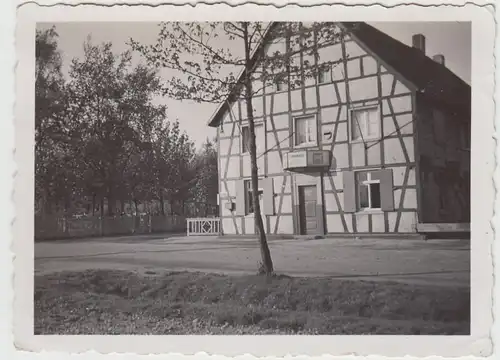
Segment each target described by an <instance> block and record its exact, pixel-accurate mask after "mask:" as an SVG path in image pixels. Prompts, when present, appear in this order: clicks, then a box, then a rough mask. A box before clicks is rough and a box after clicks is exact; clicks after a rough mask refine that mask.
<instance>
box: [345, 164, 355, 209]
mask: <svg viewBox="0 0 500 360" xmlns="http://www.w3.org/2000/svg"><path fill="white" fill-rule="evenodd" d="M342 177H343V183H344V211H345V212H348V213H352V212H356V181H355V177H354V172H353V171H342Z"/></svg>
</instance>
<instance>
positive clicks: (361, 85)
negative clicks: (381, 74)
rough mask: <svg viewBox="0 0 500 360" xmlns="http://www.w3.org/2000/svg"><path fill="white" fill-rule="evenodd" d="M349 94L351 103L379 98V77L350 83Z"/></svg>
mask: <svg viewBox="0 0 500 360" xmlns="http://www.w3.org/2000/svg"><path fill="white" fill-rule="evenodd" d="M349 94H350V98H351V101H360V100H366V99H373V98H376V97H377V96H378V85H377V77H376V76H370V77H366V78H362V79H356V80H350V81H349Z"/></svg>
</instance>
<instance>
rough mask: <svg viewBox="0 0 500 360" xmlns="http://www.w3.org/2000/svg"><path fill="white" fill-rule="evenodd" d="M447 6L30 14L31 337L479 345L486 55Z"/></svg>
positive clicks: (488, 124)
mask: <svg viewBox="0 0 500 360" xmlns="http://www.w3.org/2000/svg"><path fill="white" fill-rule="evenodd" d="M221 6H224V5H221ZM57 7H58V6H56V7H55V8H54V9H56V8H57ZM209 7H210V6H208V5H207V6H206V8H209ZM139 8H141V7H137V9H139ZM237 8H239V7H235V8H234V9H233V10H231V11H234V12H235V14H236V12H237V11H239V13H240V14H242V13H243V14H244V13H245V10H243V9H237ZM253 8H254V9H256V11H257V10H259V6H258V5H255V4H254V5H253ZM326 8H328V7H326ZM332 8H333V7H332ZM416 8H417V7H416ZM54 9H44V11H45V13H48V14H53V13H54V12H50V11H54ZM160 9H161V7H159V8H158V9H157V10H155V9H152V8H149V9H141V10H144V11H146V10H147V11H148V12H149V13H154V12H155V11H160ZM436 9H437V10H439V7H438V8H436ZM436 9H421V8H420V9H416V10H415V16H416V18H417V20H412V21H408V20H406V19H407V18H408V19H411V16H410V15H409V14H411V13H412V11H411V10H408V8H404V7H402V8H401V16H399V17H398V16H397V11H396V10H395V9H390V10H389V9H386V10H381V9H379V10H378V12H376V13H377V14H382V15H378V16H361V15H360V16H358V17H357V18H356V17H354V15H353V14H355V12H353V11H352V9H351V10H350V11H351V12H350V13H349V14H350V15H349V16H345V20H344V19H343V18H342V17H341V16H339V15H337V16H333V13H332V16H331V19H329V18H328V16H327V15H325V11H327V10H320V8H318V9H316V10H314V9H309V12H307V13H304V16H303V18H302V19H300V18H298V17H297V16H295V17H294V16H290V17H289V19H286V18H283V14H284V13H280V14H281V15H280V16H277V17H276V20H275V21H274V20H273V21H270V20H269V19H270V18H271V17H270V16H269V15H268V16H263V14H264V13H265V11H267V10H266V9H260V10H259V11H260V14H261V18H262V19H266V20H265V21H260V20H259V15H258V14H259V13H256V14H254V15H253V16H254V17H255V20H253V19H252V20H248V21H239V20H241V19H242V16H241V15H240V16H236V15H235V16H234V20H235V21H229V20H230V17H229V15H227V14H226V15H224V16H220V17H219V18H221V20H218V18H217V14H214V15H212V16H211V17H209V18H208V17H207V19H209V20H203V18H202V17H200V13H201V12H202V10H201V9H198V10H196V9H195V8H194V7H193V10H192V11H193V14H194V13H195V12H196V13H197V14H198V15H197V16H193V19H192V20H190V21H187V20H186V19H185V17H183V18H180V17H179V20H176V19H175V17H174V16H173V15H171V14H170V15H169V17H167V16H166V17H165V19H164V20H163V19H162V18H161V16H159V15H158V14H155V17H154V20H151V18H150V17H146V16H144V18H141V17H140V15H139V14H140V12H138V13H137V15H136V16H135V17H133V18H130V15H129V18H128V20H127V19H126V18H123V20H122V19H121V18H120V17H117V18H112V17H111V16H107V17H106V16H104V15H102V16H96V17H95V18H92V17H89V16H85V17H83V16H82V18H81V20H78V19H77V17H76V16H75V14H77V13H78V11H79V10H78V9H76V8H73V9H69V8H68V7H64V6H61V7H60V9H59V10H60V11H61V13H63V12H64V11H68V14H70V16H69V18H67V19H65V18H64V17H57V16H53V17H50V16H41V17H40V18H37V20H36V21H33V20H32V19H33V18H34V16H33V15H32V16H31V18H30V21H31V23H30V24H32V27H31V28H30V29H32V33H30V34H29V35H27V36H26V38H27V39H28V38H29V39H31V41H32V43H31V44H30V46H31V50H30V51H29V53H26V52H24V53H23V56H25V57H26V60H25V62H26V63H30V64H32V65H31V66H32V67H34V69H32V70H31V69H30V70H29V71H28V74H24V75H20V76H22V77H23V78H26V79H29V78H30V77H33V76H34V79H33V78H32V79H31V80H29V81H31V82H30V83H29V87H27V86H25V87H24V89H25V90H26V89H31V90H29V91H25V92H24V93H25V94H26V95H25V96H26V97H27V98H28V97H29V99H26V103H25V105H23V101H24V100H23V99H19V98H17V99H16V101H17V102H18V104H17V106H19V107H26V108H28V106H32V107H33V109H32V110H31V112H28V113H27V114H31V118H29V117H23V118H22V120H19V118H18V120H17V121H22V122H23V125H22V127H23V128H26V129H28V128H30V129H31V130H30V131H29V132H26V133H24V134H23V135H22V136H24V138H27V137H28V135H29V134H31V135H32V138H30V139H29V140H26V141H28V142H29V144H31V147H30V148H31V150H26V152H25V153H26V154H27V153H29V152H30V155H29V156H28V157H27V159H30V161H31V162H28V163H27V164H26V168H29V169H28V170H27V171H28V172H27V173H25V175H24V176H28V177H30V178H29V179H27V180H24V182H23V184H31V185H30V186H31V190H29V191H28V193H29V194H31V195H30V196H31V201H32V204H31V205H30V204H24V205H23V207H30V206H31V209H30V210H29V211H30V213H29V214H28V215H29V216H28V215H27V216H26V219H29V218H31V220H30V221H31V222H32V223H33V224H32V225H30V229H31V231H30V232H24V234H26V233H29V234H31V235H30V238H29V239H23V241H22V242H23V244H25V246H26V247H32V248H33V250H32V255H33V256H32V258H31V260H29V259H27V260H26V262H29V261H31V263H32V265H30V266H33V268H32V269H33V272H32V274H31V277H32V280H31V281H32V287H31V288H30V289H29V291H28V290H26V292H25V294H26V298H25V299H23V300H22V302H23V304H27V305H29V304H31V305H30V306H31V308H30V309H28V308H26V309H25V310H26V311H29V312H30V313H31V314H32V320H31V321H32V322H31V324H32V325H31V326H32V328H31V329H25V331H28V332H30V333H33V335H34V338H36V337H37V336H42V338H43V336H44V335H56V336H57V335H294V336H297V339H300V338H301V337H300V335H385V336H388V335H406V336H408V339H411V338H421V339H423V338H426V337H425V336H424V335H437V336H441V337H446V338H447V339H449V341H450V344H452V343H453V344H455V343H456V344H458V343H457V341H459V340H458V339H462V338H467V337H471V336H472V335H475V336H476V338H474V339H476V340H477V336H483V335H484V334H488V331H489V329H488V328H487V327H488V326H489V323H488V321H489V319H486V320H484V319H482V318H481V319H479V318H474V316H475V315H474V314H475V313H477V311H478V310H477V309H476V311H475V310H474V308H473V307H472V306H471V304H475V305H474V306H478V305H481V304H482V306H485V305H488V304H489V305H488V306H490V307H491V303H488V301H490V302H491V299H489V297H488V293H487V292H488V291H491V288H490V287H491V286H492V283H490V281H492V272H491V271H492V270H491V268H490V267H489V266H490V264H489V262H491V258H489V257H488V256H486V255H487V254H488V253H489V251H491V249H488V246H491V245H489V244H490V242H491V241H492V239H491V238H490V236H491V229H488V228H487V226H490V220H491V217H492V216H493V208H492V205H491V209H490V208H489V207H490V204H489V203H487V204H486V202H487V201H486V200H487V199H490V197H488V196H489V195H488V194H493V193H494V190H492V189H489V188H488V189H486V187H488V186H490V187H491V188H493V183H492V173H489V171H490V170H491V169H490V166H491V164H492V162H493V161H492V160H491V159H492V158H493V150H492V149H493V147H492V146H493V145H491V144H492V143H493V140H492V138H491V133H488V131H489V130H488V129H490V128H493V125H492V124H493V110H492V109H493V107H492V106H493V105H492V99H491V98H488V95H487V94H488V93H489V92H492V88H491V89H490V88H488V87H486V86H485V87H484V91H483V90H481V88H478V87H476V85H477V86H482V84H484V83H486V82H487V77H485V76H479V77H475V75H474V71H480V69H479V70H474V69H473V65H474V66H476V67H478V62H477V61H476V60H475V59H476V58H475V56H476V55H478V54H480V53H481V51H482V53H486V54H488V51H490V47H491V49H492V47H493V44H490V43H486V44H485V45H484V48H482V47H481V46H480V45H477V44H475V43H474V41H475V37H474V36H473V29H474V26H475V24H476V22H475V21H474V19H470V18H467V17H466V16H465V15H463V14H474V13H475V12H474V11H472V10H473V9H474V7H473V6H472V7H471V9H472V10H471V9H469V10H470V11H469V12H467V11H462V12H460V11H459V10H460V9H458V10H457V12H456V13H457V15H456V17H455V18H456V19H457V20H452V19H443V20H439V17H438V16H437V15H433V12H437V10H436ZM101 10H103V11H106V12H105V14H113V12H112V11H110V10H111V9H101ZM122 10H124V11H128V14H130V10H132V13H133V9H128V10H127V9H122ZM284 10H286V9H284ZM313 10H314V11H316V13H320V12H323V15H322V16H317V17H316V18H315V16H314V15H313ZM37 11H39V10H37V7H36V6H33V8H32V10H31V13H33V14H37ZM70 11H71V12H70ZM114 11H118V9H114ZM162 11H165V13H166V12H167V10H166V9H164V10H162ZM219 11H221V10H219ZM332 11H333V10H332ZM384 11H387V12H386V13H384ZM450 11H451V10H450ZM82 13H83V11H82ZM368 13H369V12H368ZM87 14H88V12H87ZM276 14H278V13H276ZM306 14H308V15H306ZM364 14H367V12H365V13H364ZM374 14H375V12H374ZM444 14H447V13H446V12H444ZM449 14H451V12H450V13H449ZM483 15H484V14H483ZM452 16H453V15H450V17H452ZM470 16H473V15H470ZM478 18H479V19H481V17H480V16H479V12H478ZM483 18H485V19H489V18H488V16H483ZM317 19H319V20H317ZM237 20H238V21H237ZM243 20H246V19H244V18H243ZM490 20H491V22H492V23H493V18H492V17H491V19H490ZM486 23H488V22H487V21H486ZM486 28H487V27H486ZM491 28H492V29H493V27H491ZM26 29H27V28H23V31H24V32H26V33H28V31H27V30H26ZM30 31H31V30H30ZM476 36H477V34H476ZM491 36H493V35H491ZM25 43H26V44H28V43H27V42H25ZM22 44H24V43H23V42H21V45H19V46H20V47H22V46H23V45H22ZM26 46H28V45H26ZM475 46H476V48H478V49H479V50H477V51H475V50H474V49H476V48H475ZM23 49H24V48H23ZM26 49H27V48H26ZM21 51H25V50H21ZM26 51H27V50H26ZM27 54H29V56H28V55H27ZM491 57H493V53H492V54H491ZM483 60H484V61H485V64H486V65H485V66H484V67H483V69H484V71H485V72H486V73H487V72H488V71H491V76H494V74H493V72H492V71H493V66H491V69H490V68H489V66H490V62H491V64H493V62H492V59H489V58H488V60H487V59H483ZM21 65H22V62H21V63H20V65H19V67H18V69H17V71H22V67H21ZM479 67H480V66H479ZM477 78H479V81H477V80H475V79H477ZM18 79H19V77H18ZM18 81H19V80H18ZM487 84H489V83H487ZM476 93H479V97H476V95H475V94H476ZM17 94H19V92H18V93H17ZM481 96H483V97H481ZM478 99H479V100H478ZM490 101H491V104H490ZM478 103H480V104H483V106H482V109H481V108H478V105H477V104H478ZM478 111H479V115H481V113H480V112H481V111H485V114H486V115H484V116H483V117H481V116H476V115H475V114H476V113H477V112H478ZM488 111H490V112H488ZM478 122H482V128H481V129H479V130H477V127H478V125H477V124H478ZM474 133H475V134H477V136H476V137H475V140H474V141H473V139H474V136H473V134H474ZM19 136H21V135H19ZM18 139H19V138H18ZM483 146H484V147H483ZM489 152H491V154H490V153H489ZM475 159H476V160H477V159H479V161H476V160H475ZM483 160H484V161H483ZM482 164H484V165H482ZM485 169H486V170H485ZM30 173H31V174H32V175H26V174H30ZM20 174H23V171H22V169H21V171H20ZM23 179H24V178H23ZM19 186H20V185H18V187H19ZM483 190H484V191H485V195H484V196H483V195H481V192H482V191H483ZM488 191H490V192H488ZM485 199H486V200H485ZM478 201H483V204H485V205H484V207H483V208H481V206H477V203H478ZM485 201H486V202H485ZM488 201H490V200H488ZM474 204H476V205H474ZM18 209H19V207H18ZM18 211H19V210H18ZM23 211H26V212H28V210H27V208H23ZM18 218H19V217H18ZM19 221H20V220H19ZM19 226H20V227H24V226H26V224H24V223H20V224H19ZM481 241H484V243H483V244H482V245H480V246H482V248H481V249H480V250H478V252H475V248H474V246H476V245H475V242H481ZM30 251H31V250H30ZM485 251H486V252H485ZM485 254H486V255H485ZM481 257H482V258H481ZM473 258H475V259H476V260H472V259H473ZM478 258H479V262H480V263H481V262H482V263H483V264H482V266H484V269H483V270H481V269H479V270H476V269H475V268H474V266H481V264H479V263H478V262H477V259H478ZM18 269H19V267H17V268H16V271H18ZM474 274H476V275H474ZM481 274H482V275H481ZM27 276H28V275H27ZM478 277H482V281H483V283H482V284H483V285H484V286H485V287H484V288H483V287H482V286H483V285H481V284H479V285H477V284H476V283H475V280H474V279H477V278H478ZM490 277H491V278H490ZM480 281H481V280H480ZM482 289H483V290H482ZM483 291H484V293H483V294H482V295H481V296H483V295H484V296H483V297H481V299H479V301H475V300H473V299H472V297H474V296H475V295H474V294H476V293H480V292H483ZM28 294H29V296H28ZM478 319H479V320H478ZM474 324H476V325H478V326H479V325H481V326H482V328H481V331H479V332H475V330H474V326H475V325H474ZM458 335H460V336H458ZM258 338H259V339H265V338H266V337H258ZM311 338H314V337H311ZM287 339H288V341H290V342H293V341H295V340H293V338H288V337H287ZM318 339H319V337H318ZM389 339H390V338H389ZM262 341H264V340H262ZM314 341H315V340H314ZM390 341H391V340H389V342H388V343H386V344H389V343H390ZM392 341H394V340H392ZM124 342H125V341H124ZM208 342H210V340H208ZM39 344H42V343H41V342H39ZM52 344H57V341H54V342H53V343H52ZM39 346H41V347H42V345H39ZM452 347H453V346H450V349H448V350H449V351H450V352H451V351H453V349H451V348H452ZM87 348H88V349H92V348H91V347H90V348H89V347H87ZM459 348H460V347H459V346H457V347H456V350H457V351H462V350H458V349H459ZM460 349H462V348H460ZM463 349H464V350H463V351H466V350H465V346H464V347H463ZM113 351H116V349H115V350H113ZM251 351H252V349H251V348H250V349H249V350H248V351H247V352H251ZM242 354H243V353H242ZM379 354H382V353H379ZM405 354H409V355H411V354H412V353H411V352H410V351H407V352H406V353H405ZM468 354H469V353H463V355H468ZM268 355H275V354H272V353H271V354H268ZM429 355H432V354H429ZM436 355H437V354H436Z"/></svg>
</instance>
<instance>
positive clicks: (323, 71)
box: [318, 67, 331, 84]
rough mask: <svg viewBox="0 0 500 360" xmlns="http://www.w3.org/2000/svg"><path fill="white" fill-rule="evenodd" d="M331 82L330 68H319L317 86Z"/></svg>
mask: <svg viewBox="0 0 500 360" xmlns="http://www.w3.org/2000/svg"><path fill="white" fill-rule="evenodd" d="M330 80H331V75H330V67H321V68H320V69H319V70H318V84H324V83H327V82H329V81H330Z"/></svg>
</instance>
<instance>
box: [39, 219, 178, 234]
mask: <svg viewBox="0 0 500 360" xmlns="http://www.w3.org/2000/svg"><path fill="white" fill-rule="evenodd" d="M185 219H186V218H185V217H183V216H175V215H174V216H162V215H158V216H155V215H138V216H123V217H115V218H108V217H94V216H89V217H82V218H64V217H57V216H36V217H35V239H55V238H76V237H93V236H111V235H127V234H148V233H161V232H184V231H185V230H186V223H185Z"/></svg>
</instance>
